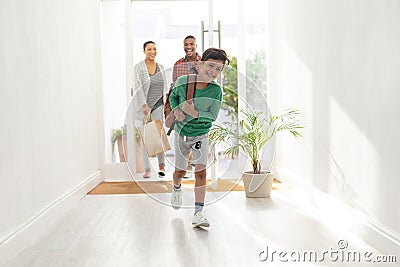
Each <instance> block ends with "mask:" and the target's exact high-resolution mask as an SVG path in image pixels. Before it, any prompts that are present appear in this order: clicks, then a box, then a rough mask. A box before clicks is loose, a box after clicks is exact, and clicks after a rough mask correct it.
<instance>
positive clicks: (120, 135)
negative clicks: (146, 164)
mask: <svg viewBox="0 0 400 267" xmlns="http://www.w3.org/2000/svg"><path fill="white" fill-rule="evenodd" d="M116 143H117V144H118V152H119V161H120V162H126V158H125V153H124V146H126V127H125V126H122V127H121V128H118V129H113V130H112V131H111V145H112V148H111V149H112V151H114V148H115V144H116Z"/></svg>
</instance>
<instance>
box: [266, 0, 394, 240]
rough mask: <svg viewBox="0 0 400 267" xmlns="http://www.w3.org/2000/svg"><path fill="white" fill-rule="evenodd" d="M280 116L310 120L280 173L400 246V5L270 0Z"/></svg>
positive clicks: (283, 153) (274, 97) (371, 0)
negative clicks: (295, 112)
mask: <svg viewBox="0 0 400 267" xmlns="http://www.w3.org/2000/svg"><path fill="white" fill-rule="evenodd" d="M268 9H269V10H268V15H269V21H268V23H269V28H268V29H269V45H268V48H269V53H268V70H269V73H268V79H269V89H268V90H269V94H270V95H269V97H270V98H269V99H270V104H271V105H272V107H273V111H280V110H282V109H284V108H287V107H297V108H299V109H302V110H303V111H304V113H305V122H306V125H307V126H306V127H307V128H306V130H305V133H304V138H303V139H302V140H292V139H291V138H290V137H289V136H281V138H280V139H279V140H280V142H279V146H278V149H277V151H278V155H277V161H276V163H277V166H278V167H279V168H280V169H281V170H284V171H287V172H288V173H290V172H291V173H295V175H296V176H297V177H298V178H301V179H303V181H304V180H306V181H304V182H309V183H311V184H312V185H314V186H316V187H318V188H319V189H320V190H322V191H324V192H326V193H328V194H330V195H332V196H334V197H336V198H338V199H340V200H342V201H344V202H346V203H347V204H348V205H349V206H351V207H353V208H354V209H355V210H357V211H358V212H359V213H360V214H362V215H363V216H365V217H366V218H368V219H369V220H370V221H371V222H374V223H375V224H376V225H377V226H379V227H382V229H385V230H386V231H387V232H388V233H390V234H391V235H392V237H394V238H395V239H397V240H400V234H399V233H400V212H399V204H400V197H399V196H400V194H399V189H400V179H399V178H400V176H399V171H398V170H397V169H396V166H399V163H398V158H399V156H398V155H399V151H400V142H399V140H398V137H399V136H400V125H399V118H398V114H400V106H399V100H400V91H399V88H400V75H399V70H400V53H399V51H398V50H399V47H400V12H399V10H400V1H398V0H384V1H382V0H325V1H321V0H303V1H298V0H270V1H269V2H268Z"/></svg>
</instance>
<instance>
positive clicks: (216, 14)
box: [105, 0, 267, 178]
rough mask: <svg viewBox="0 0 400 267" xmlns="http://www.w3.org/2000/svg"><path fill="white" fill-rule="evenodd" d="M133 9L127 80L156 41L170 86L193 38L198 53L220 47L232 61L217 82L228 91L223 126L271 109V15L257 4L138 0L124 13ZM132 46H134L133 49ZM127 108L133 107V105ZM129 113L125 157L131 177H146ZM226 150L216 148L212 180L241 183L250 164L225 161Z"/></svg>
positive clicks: (251, 0)
mask: <svg viewBox="0 0 400 267" xmlns="http://www.w3.org/2000/svg"><path fill="white" fill-rule="evenodd" d="M112 2H115V1H112ZM128 8H129V9H130V10H129V15H127V13H128V11H127V10H125V18H126V20H125V27H126V31H127V32H128V34H126V33H125V36H126V38H127V39H126V42H125V43H126V51H127V53H126V60H127V67H126V72H127V74H126V75H127V76H129V75H131V74H129V71H130V70H133V65H134V64H136V63H138V62H140V61H142V60H144V58H145V55H144V54H143V43H144V42H146V41H149V40H152V41H154V42H155V43H156V45H157V57H156V61H157V62H159V63H161V64H162V65H164V67H165V70H166V73H165V74H166V78H167V83H168V85H169V84H170V83H171V80H172V67H173V64H174V63H175V62H176V61H177V60H178V59H180V58H182V57H183V56H184V55H185V53H184V50H183V39H184V38H185V37H186V36H187V35H193V36H195V37H196V39H197V45H198V46H197V52H198V53H199V54H200V55H201V53H202V51H204V50H205V49H207V48H208V47H220V48H222V49H224V50H225V51H226V52H227V53H228V55H229V57H230V58H231V59H232V63H231V66H229V67H228V68H226V69H225V71H224V73H223V76H222V78H221V79H220V80H219V81H218V82H219V83H220V84H221V85H222V87H223V88H224V105H223V109H222V110H221V112H220V115H219V117H218V121H219V122H221V123H222V122H224V121H232V120H235V119H236V120H237V114H238V113H240V110H241V108H244V107H246V106H251V107H253V108H254V107H256V108H257V109H261V110H267V104H266V66H265V62H266V60H265V51H266V37H267V33H266V24H265V23H264V22H263V21H265V14H266V13H265V14H263V12H262V11H260V10H259V8H258V6H257V3H256V1H255V0H246V1H244V0H218V1H213V0H203V1H202V0H193V1H147V0H146V1H136V0H133V1H132V2H131V3H130V6H129V7H128V6H127V5H125V9H128ZM115 23H116V24H118V22H115ZM114 34H116V33H114ZM129 39H130V40H129ZM129 42H131V44H132V46H131V47H129V44H128V43H129ZM116 48H117V47H116ZM125 80H126V82H127V85H126V88H127V91H128V92H127V93H126V95H127V98H131V97H132V96H131V88H132V86H130V85H129V83H130V82H132V81H131V80H130V79H125ZM168 87H169V86H168ZM229 89H230V90H229ZM231 89H233V91H232V90H231ZM235 90H236V91H235ZM105 101H112V100H111V99H109V100H105ZM128 102H129V101H128ZM128 106H129V107H130V108H131V107H132V105H131V103H129V105H128ZM118 108H119V107H118ZM235 113H236V114H235ZM130 114H131V111H130V110H129V109H128V111H127V112H126V118H125V123H124V126H125V130H126V131H127V137H128V139H127V140H126V141H125V149H124V157H125V158H126V159H127V161H128V167H129V169H130V171H131V173H132V175H134V176H135V177H141V174H140V172H142V171H143V170H142V168H141V162H140V158H141V157H140V154H139V153H138V150H137V148H136V146H135V145H133V144H135V140H137V134H135V131H134V129H135V125H134V123H133V121H134V120H133V118H132V117H130V116H131V115H130ZM122 130H123V129H122ZM106 131H110V129H106ZM106 141H107V140H106ZM169 141H170V144H171V145H173V139H172V138H170V140H169ZM225 149H226V145H225V146H224V145H220V146H218V147H216V152H215V154H216V157H217V161H216V162H217V164H216V165H214V166H210V171H208V173H209V175H212V176H213V178H240V176H241V172H242V171H243V169H244V168H245V165H246V159H245V158H244V157H241V156H240V155H239V157H238V158H236V159H228V158H225V156H224V154H223V151H224V150H225ZM114 152H115V151H114ZM166 156H167V157H166V158H167V162H168V161H169V162H173V157H174V155H173V149H172V150H170V151H168V152H167V153H166ZM112 158H113V159H115V158H116V159H117V160H116V161H118V158H119V157H118V156H115V155H114V156H113V157H112ZM151 160H152V163H154V164H152V165H153V166H154V167H157V166H156V165H157V164H156V162H157V160H156V158H152V159H151ZM167 165H168V164H167ZM171 167H172V166H171ZM213 168H214V169H213ZM154 169H155V170H156V169H157V168H154ZM172 171H173V169H171V168H170V169H167V173H172Z"/></svg>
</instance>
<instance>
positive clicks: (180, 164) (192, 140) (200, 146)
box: [174, 132, 209, 171]
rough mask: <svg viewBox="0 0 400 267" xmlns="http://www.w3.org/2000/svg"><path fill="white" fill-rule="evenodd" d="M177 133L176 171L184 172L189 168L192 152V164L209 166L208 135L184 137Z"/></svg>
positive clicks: (175, 144)
mask: <svg viewBox="0 0 400 267" xmlns="http://www.w3.org/2000/svg"><path fill="white" fill-rule="evenodd" d="M174 133H175V137H174V146H175V169H176V170H180V171H184V170H186V168H187V166H188V161H189V154H190V150H192V156H193V158H192V160H191V163H192V164H202V165H207V158H208V140H209V138H208V134H203V135H200V136H183V135H180V134H178V133H177V132H174Z"/></svg>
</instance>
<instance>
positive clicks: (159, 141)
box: [139, 119, 171, 157]
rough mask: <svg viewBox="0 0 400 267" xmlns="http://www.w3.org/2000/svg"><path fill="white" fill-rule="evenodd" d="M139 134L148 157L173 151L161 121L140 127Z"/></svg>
mask: <svg viewBox="0 0 400 267" xmlns="http://www.w3.org/2000/svg"><path fill="white" fill-rule="evenodd" d="M139 134H140V137H141V138H142V141H143V145H144V148H145V150H146V154H147V156H148V157H153V156H155V155H157V154H159V153H162V152H164V151H168V150H170V149H171V147H170V145H169V142H168V138H167V135H166V134H165V131H164V128H163V125H162V122H161V120H160V119H157V120H155V121H150V122H147V123H146V124H144V125H143V126H141V127H139Z"/></svg>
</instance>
